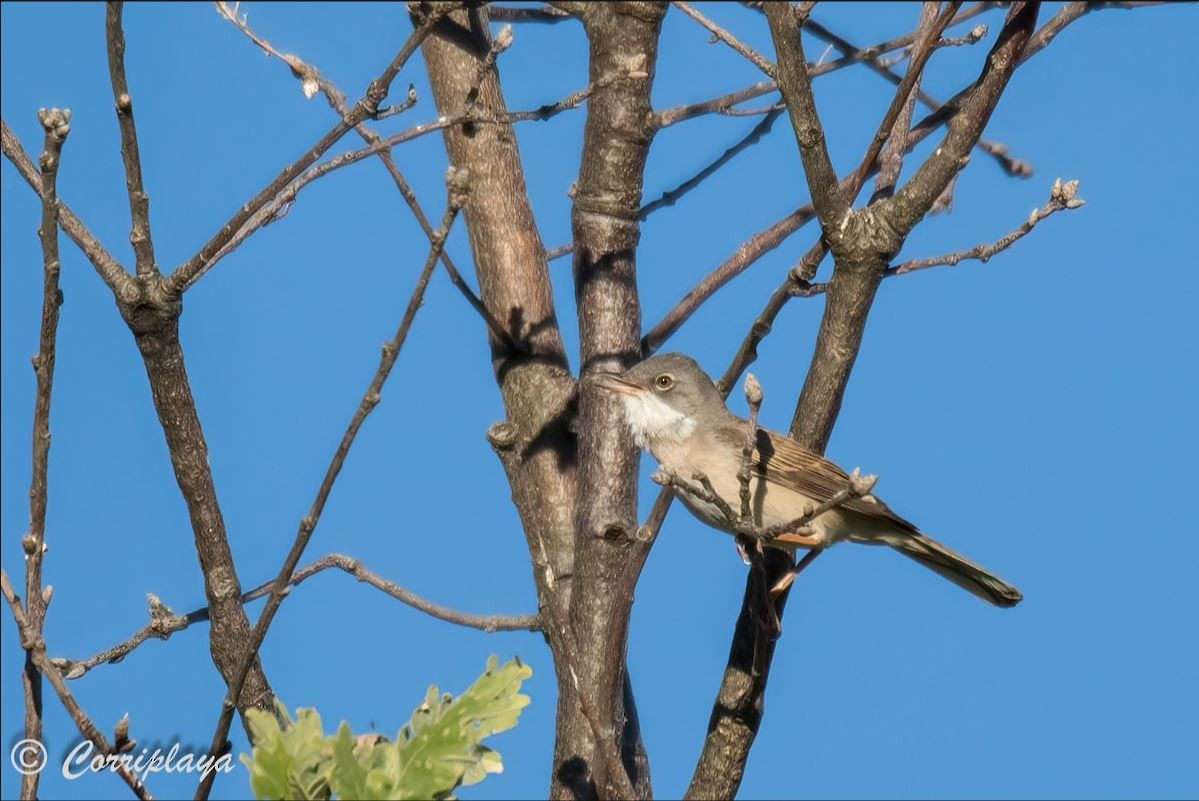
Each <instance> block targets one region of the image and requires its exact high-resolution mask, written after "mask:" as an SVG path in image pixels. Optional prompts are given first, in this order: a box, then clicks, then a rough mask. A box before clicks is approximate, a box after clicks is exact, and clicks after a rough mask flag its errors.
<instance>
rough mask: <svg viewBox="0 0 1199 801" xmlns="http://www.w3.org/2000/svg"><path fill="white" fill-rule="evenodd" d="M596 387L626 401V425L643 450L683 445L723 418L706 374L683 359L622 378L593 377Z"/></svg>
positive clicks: (658, 362)
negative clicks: (714, 417) (713, 420)
mask: <svg viewBox="0 0 1199 801" xmlns="http://www.w3.org/2000/svg"><path fill="white" fill-rule="evenodd" d="M591 380H592V383H594V384H595V385H596V386H598V387H601V388H603V389H605V390H609V391H611V392H615V393H617V394H618V396H619V397H620V399H621V400H622V401H624V411H625V420H627V421H628V424H629V428H630V429H631V430H632V432H633V439H634V440H636V442H637V444H638V445H639V446H640V447H642V448H649V449H650V450H653V449H654V446H655V445H657V444H665V443H668V442H682V441H683V440H685V439H687V438H688V437H690V436H691V433H692V432H693V431H694V430H695V427H696V425H698V424H699V423H701V422H704V421H705V420H706V419H707V418H708V417H710V416H712V415H715V414H719V415H723V414H725V413H726V412H725V408H724V400H723V399H722V398H721V397H720V392H719V391H717V389H716V385H715V384H713V383H712V379H711V378H709V377H708V374H707V373H705V372H704V371H703V369H702V368H701V367H700V366H699V365H698V364H696V363H695V360H694V359H692V358H691V357H689V356H684V355H683V354H681V353H662V354H659V355H657V356H653V357H650V358H648V359H646V360H645V361H643V362H641V363H640V364H637V365H634V366H633V367H630V368H629V369H628V370H626V371H624V372H623V373H621V374H620V375H612V374H610V373H601V374H596V375H593V376H592V378H591Z"/></svg>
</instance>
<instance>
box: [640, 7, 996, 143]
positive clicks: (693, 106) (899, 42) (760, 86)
mask: <svg viewBox="0 0 1199 801" xmlns="http://www.w3.org/2000/svg"><path fill="white" fill-rule="evenodd" d="M999 5H1001V4H1000V3H995V2H983V3H975V4H974V5H972V6H970V7H969V8H967V9H965V10H963V11H962V12H960V13H959V14H958V15H957V16H955V17H954V18H953V21H952V22H950V25H957V24H959V23H962V22H965V21H967V20H970V19H973V18H974V17H976V16H978V15H979V14H981V13H983V12H984V11H988V10H990V9H992V8H995V7H997V6H999ZM759 10H761V9H759ZM804 24H805V25H806V24H808V23H807V21H805V23H804ZM915 41H916V31H914V30H913V31H911V32H909V33H906V34H904V35H903V36H899V37H896V38H894V39H890V40H888V41H886V42H879V43H878V44H874V45H870V46H868V47H864V48H860V49H858V50H856V51H855V52H853V53H849V54H846V55H845V56H843V57H841V58H838V59H833V60H831V61H825V62H824V63H822V64H809V65H808V72H809V74H810V75H811V76H812V77H813V78H818V77H820V76H821V75H827V74H829V73H830V72H836V71H837V70H841V69H845V68H846V67H850V66H853V65H854V64H859V63H862V62H870V61H874V60H876V59H878V57H879V56H881V55H884V54H886V53H889V52H891V51H894V50H898V49H900V48H903V47H908V46H910V45H911V44H912V43H913V42H915ZM777 90H778V84H776V83H775V82H774V81H761V82H759V83H755V84H753V85H751V86H747V87H745V88H743V89H738V90H737V91H735V92H730V93H728V94H725V95H721V96H719V97H714V98H712V99H711V100H704V101H701V102H699V103H687V104H683V105H680V106H673V107H671V108H668V109H663V110H661V111H658V112H655V114H654V119H655V124H656V125H657V126H658V127H659V128H665V127H668V126H671V125H675V124H677V123H680V122H683V121H685V120H690V119H694V118H695V117H699V116H702V115H704V114H721V113H726V112H727V111H728V110H729V109H730V108H731V107H732V106H734V105H736V104H737V103H742V102H744V101H746V100H752V99H753V98H755V97H761V96H762V95H766V94H770V93H771V92H774V91H777ZM770 108H773V106H771V107H770ZM768 110H769V108H767V109H763V110H762V113H765V111H768Z"/></svg>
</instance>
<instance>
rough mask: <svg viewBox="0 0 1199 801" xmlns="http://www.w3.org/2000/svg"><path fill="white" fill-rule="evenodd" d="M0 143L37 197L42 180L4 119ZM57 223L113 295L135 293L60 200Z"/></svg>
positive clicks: (129, 279) (117, 265) (126, 276)
mask: <svg viewBox="0 0 1199 801" xmlns="http://www.w3.org/2000/svg"><path fill="white" fill-rule="evenodd" d="M0 144H2V145H3V151H4V155H5V157H6V158H7V159H8V160H9V161H10V162H11V163H12V165H13V166H14V167H16V168H17V172H18V173H20V174H21V177H22V178H24V179H25V183H27V184H29V187H30V188H31V189H32V190H33V191H34V192H36V193H38V194H39V195H40V194H41V193H42V178H41V176H40V175H39V174H38V170H37V167H35V166H34V164H33V160H32V159H31V158H29V154H28V153H26V152H25V148H23V147H22V146H21V140H20V139H18V138H17V135H16V133H14V132H13V130H12V129H11V128H9V127H8V122H7V121H6V120H2V121H0ZM58 222H59V225H61V226H62V230H63V232H64V233H65V234H66V235H67V236H68V237H70V239H71V241H72V242H74V243H75V244H76V245H77V246H78V247H79V249H80V250H81V251H83V255H84V256H86V257H87V259H88V261H90V262H91V263H92V266H93V267H95V269H96V272H97V273H98V274H99V276H100V278H101V279H102V280H103V281H104V283H105V284H106V285H107V286H108V288H109V289H111V290H112V291H113V294H116V295H117V296H118V297H119V296H122V295H129V294H130V293H136V292H137V288H136V286H135V285H134V282H133V277H132V276H130V275H129V273H128V272H126V271H125V268H124V267H122V266H121V265H120V263H119V262H117V260H116V259H114V258H113V257H112V254H110V253H109V252H108V251H107V250H105V248H104V246H103V245H102V244H100V240H98V239H96V237H95V236H94V235H93V234H92V232H91V231H89V230H88V229H87V226H85V225H84V224H83V222H82V221H80V219H79V218H78V217H76V216H75V213H74V212H73V211H71V210H70V209H69V208H67V204H65V203H63V202H62V201H61V200H59V201H58Z"/></svg>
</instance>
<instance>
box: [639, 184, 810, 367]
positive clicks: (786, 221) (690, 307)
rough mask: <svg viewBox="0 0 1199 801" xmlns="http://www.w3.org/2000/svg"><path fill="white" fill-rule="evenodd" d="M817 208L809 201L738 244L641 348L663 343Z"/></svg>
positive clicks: (654, 347) (649, 350)
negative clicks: (708, 300) (813, 207)
mask: <svg viewBox="0 0 1199 801" xmlns="http://www.w3.org/2000/svg"><path fill="white" fill-rule="evenodd" d="M814 214H815V212H814V210H813V209H812V205H811V204H810V203H809V204H807V205H805V206H801V207H800V208H798V209H796V210H795V211H793V212H791V213H790V214H788V215H787V216H786V217H783V218H782V219H781V220H778V221H777V222H775V223H774V224H773V225H771V226H770V227H769V228H765V229H763V230H761V231H759V232H757V233H756V234H754V235H753V236H751V237H750V238H749V239H748V240H746V241H745V242H743V243H741V244H740V245H738V246H737V249H736V250H735V251H733V253H732V255H730V256H729V257H728V258H727V259H725V260H724V261H723V262H721V263H720V264H719V265H717V266H716V268H715V269H713V270H712V271H711V272H710V273H708V274H707V275H706V276H704V278H703V279H702V280H701V281H700V282H699V283H698V284H696V285H695V286H694V287H692V289H691V290H690V291H688V292H687V294H686V295H684V296H683V297H682V298H681V299H680V300H679V302H678V303H676V304H675V305H674V306H673V307H672V308H671V309H670V311H668V312H667V313H666V314H665V315H663V317H662V319H661V320H659V321H658V322H657V323H656V324H654V327H653V328H651V329H650V330H649V331H648V332H646V334H645V336H644V337H642V340H641V348H642V350H643V352H644V353H645V354H646V355H648V354H650V353H653V352H654V351H656V350H658V348H660V347H662V344H663V343H664V342H665V341H666V340H667V339H669V338H670V336H671V335H672V334H674V332H675V331H677V330H678V329H679V327H680V326H682V324H683V323H685V322H686V321H687V320H688V319H689V318H690V317H691V315H692V314H694V313H695V311H696V310H697V309H698V308H699V307H700V306H701V305H703V303H704V302H705V301H706V300H707V299H708V298H710V297H712V295H714V294H715V293H716V291H717V290H719V289H720V288H721V287H723V286H724V285H725V284H727V283H728V282H729V281H732V280H733V279H734V278H736V277H737V276H738V275H740V274H741V273H743V272H745V271H746V270H747V269H749V267H750V266H751V265H753V264H754V262H756V261H757V260H758V259H760V258H761V257H762V256H764V255H765V254H767V253H769V252H770V251H771V250H774V249H775V248H776V247H778V246H779V245H781V244H782V243H783V241H784V240H786V238H787V237H789V236H790V235H791V234H793V233H795V232H796V231H798V230H799V229H800V228H801V227H802V226H803V225H804V224H805V223H807V222H808V221H809V220H811V219H812V217H813V216H814Z"/></svg>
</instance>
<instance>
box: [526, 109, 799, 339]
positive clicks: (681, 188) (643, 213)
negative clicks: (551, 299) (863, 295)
mask: <svg viewBox="0 0 1199 801" xmlns="http://www.w3.org/2000/svg"><path fill="white" fill-rule="evenodd" d="M782 109H783V107H782V106H781V105H780V106H779V107H778V108H776V109H774V110H773V111H774V113H770V114H767V115H766V117H765V119H763V120H761V121H760V122H759V123H758V124H757V125H755V126H754V127H753V128H752V129H751V130H750V131H749V133H747V134H746V135H745V136H744V137H742V138H741V139H740V140H738V141H737V142H736V143H735V144H733V145H732V146H731V147H728V148H726V149H725V151H724V152H723V153H721V154H720V155H719V156H717V157H716V158H715V159H714V160H713V161H711V162H710V163H708V164H706V165H704V166H703V167H701V168H700V170H699V171H698V172H697V173H695V175H692V176H691V177H690V178H688V179H687V180H685V181H683V182H682V183H680V184H679V185H678V186H675V187H674V188H672V189H667V190H666V191H665V192H663V193H662V194H661V195H659V196H658V197H657V198H656V199H655V200H652V201H650V202H649V203H646V204H645V205H644V206H642V207H641V209H640V211H639V212H638V213H637V219H639V220H641V221H643V222H644V221H645V219H646V218H647V217H649V215H651V214H653V213H654V212H655V211H658V210H659V209H663V208H666V207H667V206H673V205H674V204H675V203H677V202H678V201H679V199H680V198H681V197H683V196H684V195H686V194H687V193H688V192H690V191H691V190H693V189H695V188H696V187H697V186H699V185H700V184H701V183H703V182H704V181H705V180H706V179H708V178H710V177H711V176H712V175H714V174H715V173H716V172H718V171H719V170H720V168H721V167H724V166H725V165H727V164H728V163H729V162H731V161H732V160H733V159H734V158H736V157H737V156H738V155H739V154H741V153H743V152H745V151H746V150H748V149H749V148H750V147H752V146H753V145H755V144H757V143H758V142H759V141H760V140H761V139H762V137H763V136H765V135H766V134H767V133H769V132H770V129H771V128H772V127H774V123H775V121H776V120H777V119H778V118H779V114H780V113H781V112H782ZM788 217H790V215H788ZM801 224H802V223H801ZM776 225H778V224H776ZM772 229H773V226H772ZM792 230H794V229H792ZM764 234H766V232H763V234H760V235H759V236H761V235H764ZM779 241H780V242H781V241H782V240H781V239H780V240H779ZM573 251H574V243H573V242H567V243H565V244H562V245H558V246H557V247H553V248H550V249H549V250H547V251H546V256H545V257H546V260H547V261H553V260H554V259H557V258H561V257H562V256H565V255H567V254H568V253H572V252H573ZM763 252H765V251H763ZM759 255H760V254H759ZM745 266H748V265H745ZM742 269H744V266H743V267H742ZM738 272H739V271H738ZM731 277H732V276H730V278H731ZM716 288H719V287H716ZM713 291H714V290H713ZM680 322H681V321H680ZM663 323H666V321H665V320H663V321H662V323H659V326H660V325H662V324H663ZM664 330H665V329H664ZM672 332H673V329H671V330H670V331H667V332H665V333H666V335H667V336H669V334H670V333H672ZM658 333H659V334H661V333H663V332H661V331H659V332H658ZM647 343H654V344H652V345H650V346H649V349H648V350H646V347H647ZM660 344H661V343H660V342H655V340H654V339H651V338H649V337H648V335H647V337H645V338H643V339H642V349H643V352H644V354H645V355H646V356H648V355H649V354H650V353H652V352H653V351H654V350H656V349H657V347H658V345H660Z"/></svg>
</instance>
